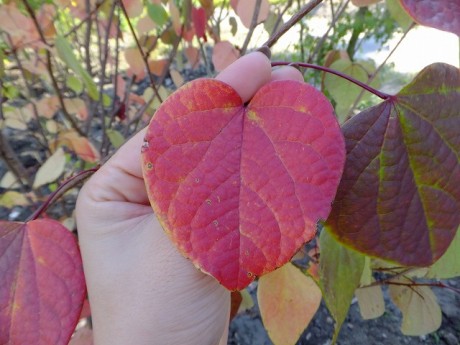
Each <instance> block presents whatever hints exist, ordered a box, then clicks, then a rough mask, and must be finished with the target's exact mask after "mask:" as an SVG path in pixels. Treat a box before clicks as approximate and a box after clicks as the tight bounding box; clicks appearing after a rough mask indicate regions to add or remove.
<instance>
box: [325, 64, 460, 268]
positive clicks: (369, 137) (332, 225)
mask: <svg viewBox="0 0 460 345" xmlns="http://www.w3.org/2000/svg"><path fill="white" fill-rule="evenodd" d="M459 128H460V72H459V69H458V68H457V67H453V66H450V65H447V64H442V63H437V64H433V65H430V66H428V67H427V68H425V69H424V70H423V71H422V72H420V73H419V75H418V76H417V77H416V78H415V79H414V80H413V81H412V82H411V83H410V84H409V85H407V86H406V87H405V88H404V89H402V90H401V92H400V93H399V94H398V95H396V96H393V97H392V98H390V99H388V100H387V101H385V102H383V103H381V104H380V105H378V106H375V107H372V108H370V109H367V110H365V111H363V112H362V113H360V114H358V115H356V116H354V117H353V118H352V119H351V120H349V121H348V122H347V123H346V124H345V125H343V126H342V131H343V133H344V136H345V143H346V148H347V161H346V164H345V169H344V173H343V176H342V180H341V183H340V186H339V189H338V191H337V196H336V198H335V200H334V203H333V208H332V212H331V214H330V216H329V218H328V220H327V224H326V225H327V227H328V229H330V230H331V231H332V232H333V233H334V236H335V237H336V238H337V239H339V240H340V241H341V242H342V243H344V244H346V245H348V246H350V247H352V248H355V249H356V250H358V251H360V252H362V253H365V254H367V255H370V256H373V257H378V258H382V259H385V260H389V261H393V262H395V263H398V264H399V265H403V266H420V267H423V266H429V265H431V264H433V262H435V261H436V260H437V259H438V258H439V257H441V256H442V255H443V254H444V252H445V251H446V250H447V248H448V247H449V245H450V243H451V242H452V240H453V239H454V236H455V234H456V232H457V229H458V228H459V224H460V140H459V139H460V137H459Z"/></svg>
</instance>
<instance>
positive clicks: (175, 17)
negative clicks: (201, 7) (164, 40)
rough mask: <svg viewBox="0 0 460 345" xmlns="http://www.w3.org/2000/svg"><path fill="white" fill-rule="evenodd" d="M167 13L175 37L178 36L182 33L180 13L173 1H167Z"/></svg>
mask: <svg viewBox="0 0 460 345" xmlns="http://www.w3.org/2000/svg"><path fill="white" fill-rule="evenodd" d="M169 13H171V22H172V25H173V28H174V31H176V35H178V36H179V35H180V33H181V31H182V23H181V22H180V12H179V9H178V8H177V6H176V4H175V3H174V1H173V0H169Z"/></svg>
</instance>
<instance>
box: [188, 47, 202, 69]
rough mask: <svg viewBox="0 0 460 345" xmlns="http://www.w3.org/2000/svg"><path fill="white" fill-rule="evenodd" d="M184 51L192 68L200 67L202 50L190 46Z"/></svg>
mask: <svg viewBox="0 0 460 345" xmlns="http://www.w3.org/2000/svg"><path fill="white" fill-rule="evenodd" d="M184 53H185V56H186V57H187V60H188V62H189V64H190V66H191V67H192V69H195V68H196V67H198V62H199V61H200V51H199V50H198V48H195V47H193V46H188V47H187V48H185V51H184Z"/></svg>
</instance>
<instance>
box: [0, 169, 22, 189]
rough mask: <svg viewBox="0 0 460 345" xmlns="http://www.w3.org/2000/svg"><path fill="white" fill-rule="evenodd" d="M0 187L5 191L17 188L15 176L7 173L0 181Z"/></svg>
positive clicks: (9, 172)
mask: <svg viewBox="0 0 460 345" xmlns="http://www.w3.org/2000/svg"><path fill="white" fill-rule="evenodd" d="M0 187H1V188H5V189H14V188H18V187H19V183H18V180H17V178H16V176H14V174H13V173H12V172H11V171H7V172H6V174H5V175H3V177H2V179H1V181H0Z"/></svg>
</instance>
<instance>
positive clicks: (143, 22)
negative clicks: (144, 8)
mask: <svg viewBox="0 0 460 345" xmlns="http://www.w3.org/2000/svg"><path fill="white" fill-rule="evenodd" d="M156 27H157V25H156V24H155V22H154V21H153V20H152V19H151V18H150V17H149V16H145V17H142V18H141V19H139V21H138V22H137V26H136V29H137V32H138V34H139V35H145V34H146V33H148V32H149V31H152V30H153V29H155V28H156Z"/></svg>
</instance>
